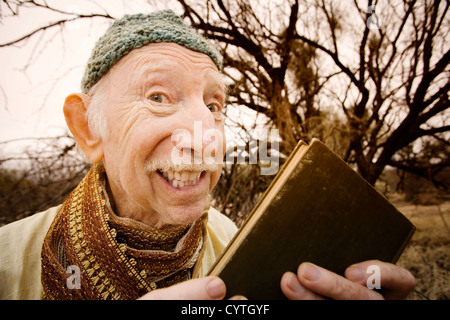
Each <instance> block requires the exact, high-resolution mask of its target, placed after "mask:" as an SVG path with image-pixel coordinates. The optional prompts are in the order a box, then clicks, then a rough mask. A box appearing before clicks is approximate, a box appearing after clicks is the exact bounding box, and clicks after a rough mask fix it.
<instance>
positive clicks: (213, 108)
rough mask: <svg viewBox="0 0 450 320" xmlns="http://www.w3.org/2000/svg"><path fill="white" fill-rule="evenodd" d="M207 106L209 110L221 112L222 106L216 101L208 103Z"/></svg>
mask: <svg viewBox="0 0 450 320" xmlns="http://www.w3.org/2000/svg"><path fill="white" fill-rule="evenodd" d="M207 107H208V109H209V111H211V112H219V111H220V107H219V106H218V105H217V104H215V103H211V104H208V105H207Z"/></svg>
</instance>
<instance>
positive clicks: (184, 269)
mask: <svg viewBox="0 0 450 320" xmlns="http://www.w3.org/2000/svg"><path fill="white" fill-rule="evenodd" d="M105 180H106V175H105V172H104V169H103V167H102V166H100V165H95V166H94V167H93V168H92V169H91V170H90V171H89V173H88V174H87V175H86V177H85V178H84V179H83V180H82V181H81V182H80V184H79V185H78V186H77V187H76V188H75V189H74V190H73V191H72V193H71V194H70V195H69V196H68V198H67V199H66V201H64V203H63V205H62V206H61V208H60V209H59V211H58V213H57V215H56V217H55V220H54V221H53V223H52V225H51V227H50V229H49V231H48V233H47V235H46V237H45V240H44V244H43V248H42V255H41V260H42V274H41V279H42V285H43V288H44V292H43V295H44V299H96V300H102V299H108V300H109V299H136V298H138V297H140V296H142V295H143V294H145V293H147V292H148V291H151V290H154V289H157V288H163V287H167V286H171V285H173V284H176V283H178V282H182V281H185V280H187V279H189V278H190V277H191V276H192V271H193V270H192V268H193V267H194V265H195V263H196V261H197V260H198V259H200V255H201V253H202V250H201V248H202V244H203V235H204V234H205V230H204V227H205V226H206V221H207V211H208V209H209V205H208V206H207V207H206V208H205V211H204V213H203V215H202V217H201V218H199V219H198V220H197V221H195V222H194V223H193V224H192V225H174V226H168V227H166V228H163V229H154V228H151V227H149V226H147V225H146V224H143V223H141V222H138V221H135V220H132V219H127V218H120V217H118V216H116V215H115V214H114V212H113V210H112V209H111V206H110V205H109V201H108V196H107V193H106V190H105V184H106V183H105ZM194 272H195V271H194ZM77 277H78V278H77ZM77 280H78V283H77V282H76V281H77Z"/></svg>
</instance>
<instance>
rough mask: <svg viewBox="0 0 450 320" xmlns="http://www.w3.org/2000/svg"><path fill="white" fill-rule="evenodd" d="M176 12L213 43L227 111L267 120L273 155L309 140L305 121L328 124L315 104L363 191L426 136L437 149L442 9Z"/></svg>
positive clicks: (311, 5) (401, 5)
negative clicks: (227, 88) (276, 139)
mask: <svg viewBox="0 0 450 320" xmlns="http://www.w3.org/2000/svg"><path fill="white" fill-rule="evenodd" d="M179 2H180V3H181V5H182V6H183V8H184V16H185V17H186V18H187V19H188V20H189V21H190V22H191V23H192V25H194V26H195V27H197V28H199V29H201V30H203V32H204V33H205V35H207V36H208V37H210V38H212V39H215V40H216V41H218V42H219V44H220V46H221V48H222V51H223V54H224V56H225V61H226V70H227V74H228V75H229V76H230V78H232V79H233V81H234V83H235V85H234V86H232V90H231V96H232V97H231V99H230V101H231V102H232V103H234V104H237V105H241V106H245V107H248V108H251V109H253V110H255V111H257V112H259V113H262V114H264V115H265V116H267V118H268V119H269V121H268V122H269V123H270V124H272V125H274V126H275V127H277V128H278V129H279V130H280V136H281V139H282V141H283V144H282V147H281V148H280V149H281V152H283V153H289V151H290V150H291V149H292V147H293V145H294V144H295V142H296V141H298V140H299V139H305V138H306V139H307V138H308V137H309V135H308V133H309V130H311V129H310V128H309V126H307V125H306V124H308V123H310V121H311V120H312V119H315V118H317V117H319V116H322V118H323V116H325V117H326V116H329V114H330V113H328V114H326V113H325V114H324V113H323V112H322V113H321V109H320V105H319V104H320V103H323V102H325V103H326V104H328V106H330V107H334V110H335V111H336V112H340V114H342V115H343V116H344V117H343V124H344V126H342V123H340V122H338V123H339V124H340V125H338V126H336V129H338V130H337V132H338V133H339V134H340V135H341V134H342V137H343V138H344V139H348V143H347V144H346V143H345V141H341V143H340V145H341V147H346V150H345V151H344V152H343V156H344V158H345V160H346V161H348V162H349V163H354V164H355V165H356V166H357V168H358V171H359V172H360V174H361V175H362V176H363V177H365V178H366V179H367V180H368V181H369V182H370V183H372V184H374V183H375V181H376V180H377V179H378V177H379V176H380V174H381V172H382V171H383V169H384V168H385V166H386V165H393V166H399V165H400V164H399V160H400V158H398V157H397V153H398V152H399V151H400V150H402V148H405V147H407V146H408V145H410V144H412V143H414V142H417V141H418V139H421V138H423V137H426V136H431V137H433V138H435V139H438V140H441V141H446V137H448V135H447V136H446V135H445V133H447V132H448V131H449V129H450V125H449V119H448V116H449V114H448V107H449V99H448V91H449V81H448V79H449V68H448V64H449V60H450V51H449V43H448V37H446V34H447V32H448V6H449V2H448V1H439V0H433V1H431V0H421V1H416V0H413V1H397V2H396V3H391V2H381V1H368V2H367V3H366V5H365V6H364V7H360V5H359V2H356V1H355V2H353V3H351V2H348V3H345V4H346V5H347V6H346V7H344V5H343V4H341V5H340V6H339V5H338V4H336V2H326V1H317V2H316V1H313V2H309V1H303V2H299V1H286V2H285V3H283V4H282V5H279V6H275V5H274V3H273V2H271V3H269V4H260V3H258V4H257V3H254V2H251V1H248V0H239V1H233V2H231V1H230V2H225V1H222V0H217V1H212V0H209V1H206V2H205V3H204V4H202V5H198V4H196V5H194V4H191V3H190V2H188V1H185V0H179ZM341 3H342V2H341ZM375 8H378V9H379V10H381V13H379V14H378V13H377V12H376V10H375ZM346 16H347V18H346V19H345V18H344V17H346ZM301 17H306V18H301ZM311 17H312V18H311ZM274 19H276V20H275V21H274ZM372 20H374V21H375V22H376V27H375V28H374V27H373V25H371V23H373V22H374V21H372ZM319 31H320V32H319ZM349 47H350V48H353V47H356V48H357V49H356V50H355V51H354V52H352V49H348V48H349ZM345 49H347V50H345ZM344 51H346V52H345V53H343V52H344ZM345 55H347V56H350V59H349V58H347V59H346V58H345ZM318 57H319V58H320V59H319V58H318ZM319 61H320V62H319ZM318 63H323V64H324V65H326V66H327V67H320V66H318ZM289 70H292V71H293V72H294V74H295V75H296V77H295V80H296V81H295V80H294V81H289V77H288V74H289V73H288V71H289ZM330 79H333V81H330ZM296 93H297V94H296ZM313 123H314V121H313ZM316 124H317V123H316ZM343 128H347V130H346V131H342V130H343ZM316 133H317V132H316ZM441 160H442V161H447V160H446V159H441ZM436 165H437V166H443V165H445V166H448V165H449V163H448V162H447V163H444V162H440V163H438V164H436ZM402 166H404V169H407V170H409V169H410V170H414V168H413V167H411V166H410V165H407V164H406V163H403V164H402Z"/></svg>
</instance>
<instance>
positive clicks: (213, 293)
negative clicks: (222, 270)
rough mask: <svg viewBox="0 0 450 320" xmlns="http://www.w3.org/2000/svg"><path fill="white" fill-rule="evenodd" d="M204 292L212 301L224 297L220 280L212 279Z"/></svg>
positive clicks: (223, 287) (222, 284) (223, 289)
mask: <svg viewBox="0 0 450 320" xmlns="http://www.w3.org/2000/svg"><path fill="white" fill-rule="evenodd" d="M206 290H207V291H208V294H209V296H210V297H211V298H212V299H218V298H222V297H223V296H224V295H225V291H226V288H225V283H223V281H222V280H221V279H220V278H212V279H211V280H210V281H209V282H208V284H207V285H206Z"/></svg>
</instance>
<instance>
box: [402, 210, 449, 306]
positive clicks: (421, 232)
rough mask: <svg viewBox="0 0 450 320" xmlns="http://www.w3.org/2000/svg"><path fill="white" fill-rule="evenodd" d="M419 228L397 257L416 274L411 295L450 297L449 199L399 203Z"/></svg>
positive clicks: (421, 297)
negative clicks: (436, 202) (422, 203)
mask: <svg viewBox="0 0 450 320" xmlns="http://www.w3.org/2000/svg"><path fill="white" fill-rule="evenodd" d="M399 210H400V211H402V212H403V213H404V214H405V215H406V216H407V217H408V218H410V219H411V221H412V222H413V223H414V224H415V226H416V228H417V230H416V233H415V234H414V236H413V238H412V239H411V241H410V243H409V244H408V246H407V248H406V249H405V251H404V253H403V255H402V256H401V257H400V259H399V261H398V265H400V266H402V267H404V268H406V269H408V270H409V271H410V272H411V273H412V274H413V275H414V277H415V278H416V289H415V291H414V292H412V293H411V294H410V295H409V296H408V299H413V300H423V299H430V300H449V299H450V230H449V222H450V202H445V203H443V204H441V205H433V206H415V205H403V206H399Z"/></svg>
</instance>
